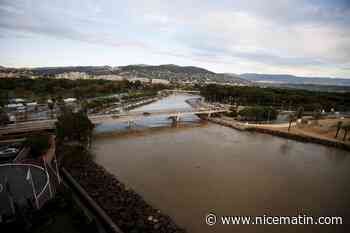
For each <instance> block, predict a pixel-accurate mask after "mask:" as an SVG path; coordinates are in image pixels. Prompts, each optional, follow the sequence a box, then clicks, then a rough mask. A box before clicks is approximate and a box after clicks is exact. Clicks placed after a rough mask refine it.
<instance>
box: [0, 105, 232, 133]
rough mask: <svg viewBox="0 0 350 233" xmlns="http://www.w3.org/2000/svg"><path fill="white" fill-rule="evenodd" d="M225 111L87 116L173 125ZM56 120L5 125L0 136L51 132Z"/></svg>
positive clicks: (99, 120)
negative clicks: (165, 121)
mask: <svg viewBox="0 0 350 233" xmlns="http://www.w3.org/2000/svg"><path fill="white" fill-rule="evenodd" d="M224 112H227V109H224V108H221V109H210V108H200V109H188V108H187V109H173V110H171V109H170V110H169V109H167V110H156V111H149V112H144V111H129V112H126V113H118V114H104V115H89V119H90V120H91V122H92V123H93V124H101V123H103V122H124V123H128V125H129V126H130V125H131V124H132V123H133V122H134V121H136V120H138V119H141V118H145V117H152V116H162V115H163V116H168V119H171V120H172V121H173V123H176V122H178V121H180V120H181V117H183V116H186V115H197V116H206V117H208V118H210V117H211V116H212V114H217V113H224ZM55 122H56V119H51V120H42V121H28V122H21V123H16V124H11V125H7V126H5V127H1V128H0V136H5V135H13V134H25V133H30V132H36V131H45V130H53V129H54V128H55Z"/></svg>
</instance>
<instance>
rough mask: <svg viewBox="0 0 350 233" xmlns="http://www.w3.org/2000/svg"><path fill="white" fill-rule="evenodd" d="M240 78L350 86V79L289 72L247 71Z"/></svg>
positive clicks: (299, 83) (270, 82)
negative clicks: (290, 73)
mask: <svg viewBox="0 0 350 233" xmlns="http://www.w3.org/2000/svg"><path fill="white" fill-rule="evenodd" d="M239 77H240V78H243V79H246V80H249V81H252V82H256V83H263V84H271V85H278V84H283V85H284V84H293V85H328V86H344V85H345V86H350V79H340V78H329V77H300V76H294V75H287V74H285V75H284V74H281V75H279V74H254V73H247V74H241V75H239Z"/></svg>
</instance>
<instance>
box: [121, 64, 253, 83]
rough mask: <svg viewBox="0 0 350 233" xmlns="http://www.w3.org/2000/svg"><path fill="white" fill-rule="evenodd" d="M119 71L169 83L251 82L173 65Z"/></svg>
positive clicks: (125, 74) (193, 67)
mask: <svg viewBox="0 0 350 233" xmlns="http://www.w3.org/2000/svg"><path fill="white" fill-rule="evenodd" d="M118 71H119V75H121V76H129V77H130V76H131V77H142V78H159V79H166V80H169V81H190V82H193V81H197V82H219V83H234V84H249V83H250V81H247V80H244V79H241V78H240V77H238V76H232V75H230V74H217V73H214V72H212V71H209V70H206V69H203V68H200V67H195V66H178V65H173V64H167V65H159V66H145V65H141V66H140V65H128V66H120V67H119V70H118Z"/></svg>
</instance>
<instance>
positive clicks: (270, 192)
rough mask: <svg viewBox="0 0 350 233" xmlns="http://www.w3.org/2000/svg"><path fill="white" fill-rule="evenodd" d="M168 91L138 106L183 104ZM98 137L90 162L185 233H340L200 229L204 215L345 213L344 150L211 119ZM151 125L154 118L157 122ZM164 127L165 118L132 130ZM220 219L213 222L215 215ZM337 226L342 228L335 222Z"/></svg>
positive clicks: (103, 128) (348, 207)
mask: <svg viewBox="0 0 350 233" xmlns="http://www.w3.org/2000/svg"><path fill="white" fill-rule="evenodd" d="M187 98H190V97H189V96H185V95H180V96H170V97H167V98H166V99H163V100H160V101H158V102H156V103H153V104H150V105H147V106H143V107H141V108H139V109H138V110H142V111H149V110H152V109H164V108H174V107H176V108H184V107H189V106H188V105H187V104H186V103H185V102H184V100H185V99H187ZM185 120H186V121H187V122H190V121H191V120H192V121H193V122H194V123H193V124H189V123H188V124H186V125H185V126H181V127H167V128H164V127H161V128H159V127H156V128H154V129H153V130H145V131H141V132H133V133H124V134H120V135H118V134H117V135H116V134H111V135H110V136H106V135H104V136H98V135H99V133H101V132H110V131H113V130H115V129H119V130H120V129H122V130H123V129H125V126H122V125H120V124H119V125H118V126H113V125H112V124H109V125H100V126H98V128H97V135H96V138H95V141H94V144H93V151H94V153H95V155H96V157H95V160H96V162H97V163H99V164H101V165H103V166H104V167H105V168H106V169H107V170H108V171H109V172H111V173H113V174H115V175H116V176H117V177H118V179H119V180H121V181H122V182H124V183H125V184H126V185H128V186H130V187H131V188H133V189H134V190H135V191H136V192H138V193H139V194H141V195H142V196H143V197H144V199H145V200H146V201H147V202H148V203H150V204H152V205H153V206H154V207H156V208H158V209H160V210H161V211H162V212H164V213H166V214H168V215H169V216H171V217H172V218H173V219H174V220H175V221H176V222H177V223H178V225H180V226H182V227H184V228H186V229H187V230H188V232H194V233H206V232H223V233H229V232H230V233H231V232H297V231H298V232H343V231H342V230H344V228H341V227H340V226H324V225H322V226H321V225H313V226H310V225H249V226H248V225H242V224H241V225H222V224H217V225H215V226H207V225H206V224H205V216H206V214H207V213H209V212H211V213H215V214H216V215H217V216H222V215H233V216H263V215H268V216H295V215H298V214H302V215H304V214H305V215H308V216H343V217H344V219H343V223H344V222H348V223H349V220H350V219H349V216H350V182H349V181H350V154H349V153H348V152H345V151H342V150H338V149H335V148H328V147H325V146H321V145H316V144H311V143H301V142H296V141H292V140H287V139H283V138H278V137H274V136H269V135H264V134H258V133H249V132H240V131H236V130H233V129H231V128H227V127H223V126H219V125H216V124H212V123H207V124H205V123H200V121H199V119H198V118H196V117H195V116H191V117H189V118H188V119H185ZM157 122H158V123H157ZM147 124H150V126H151V127H155V126H164V125H170V122H169V120H167V119H166V117H163V118H159V119H153V120H149V119H148V120H144V121H142V120H141V121H140V122H138V123H137V124H136V126H135V127H140V128H142V127H145V126H147ZM218 221H219V219H218ZM342 227H344V225H343V226H342Z"/></svg>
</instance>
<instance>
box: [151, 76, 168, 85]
mask: <svg viewBox="0 0 350 233" xmlns="http://www.w3.org/2000/svg"><path fill="white" fill-rule="evenodd" d="M169 83H170V82H169V81H168V80H165V79H158V78H153V79H152V84H165V85H168V84H169Z"/></svg>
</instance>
